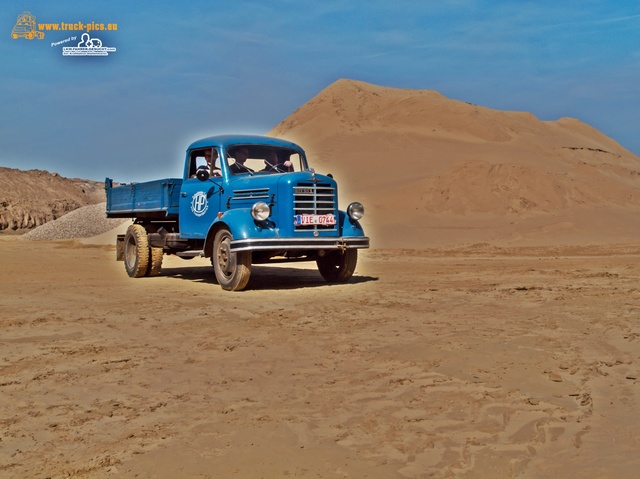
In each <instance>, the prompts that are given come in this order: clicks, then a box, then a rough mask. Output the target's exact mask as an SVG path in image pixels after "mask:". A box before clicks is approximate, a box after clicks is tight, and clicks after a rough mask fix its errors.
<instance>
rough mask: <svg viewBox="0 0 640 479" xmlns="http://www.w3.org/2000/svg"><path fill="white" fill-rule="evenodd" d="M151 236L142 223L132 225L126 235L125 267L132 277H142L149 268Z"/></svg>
mask: <svg viewBox="0 0 640 479" xmlns="http://www.w3.org/2000/svg"><path fill="white" fill-rule="evenodd" d="M149 256H150V249H149V238H148V237H147V232H146V230H145V229H144V227H143V226H141V225H131V226H129V227H128V228H127V232H126V234H125V236H124V268H125V269H126V270H127V274H128V275H129V276H131V277H132V278H141V277H143V276H145V275H146V274H147V270H148V268H149Z"/></svg>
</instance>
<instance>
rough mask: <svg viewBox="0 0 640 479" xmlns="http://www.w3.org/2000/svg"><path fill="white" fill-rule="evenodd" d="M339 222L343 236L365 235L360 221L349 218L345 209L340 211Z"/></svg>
mask: <svg viewBox="0 0 640 479" xmlns="http://www.w3.org/2000/svg"><path fill="white" fill-rule="evenodd" d="M338 222H339V224H340V232H341V234H342V236H364V230H363V229H362V226H360V223H358V222H357V221H354V220H352V219H351V218H349V217H348V216H347V213H345V212H344V211H339V212H338Z"/></svg>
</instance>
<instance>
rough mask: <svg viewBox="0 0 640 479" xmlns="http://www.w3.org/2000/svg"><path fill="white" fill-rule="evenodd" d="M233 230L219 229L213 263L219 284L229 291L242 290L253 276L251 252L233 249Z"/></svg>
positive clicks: (214, 240) (215, 238)
mask: <svg viewBox="0 0 640 479" xmlns="http://www.w3.org/2000/svg"><path fill="white" fill-rule="evenodd" d="M231 239H232V236H231V232H230V231H229V230H227V229H221V230H220V231H218V232H217V233H216V235H215V237H214V239H213V256H212V257H211V263H212V264H213V271H214V272H215V274H216V279H217V280H218V284H219V285H220V286H221V287H222V289H225V290H227V291H240V290H242V289H244V288H245V286H247V283H248V282H249V277H250V276H251V252H250V251H240V252H238V253H233V252H232V251H231Z"/></svg>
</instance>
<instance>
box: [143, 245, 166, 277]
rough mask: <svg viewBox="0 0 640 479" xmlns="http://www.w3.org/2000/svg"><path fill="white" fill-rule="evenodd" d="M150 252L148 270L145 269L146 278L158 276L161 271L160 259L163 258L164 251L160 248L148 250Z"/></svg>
mask: <svg viewBox="0 0 640 479" xmlns="http://www.w3.org/2000/svg"><path fill="white" fill-rule="evenodd" d="M149 249H150V251H151V255H150V261H149V268H148V269H147V276H158V275H159V274H160V271H162V258H163V257H164V250H163V249H162V248H153V247H151V248H149Z"/></svg>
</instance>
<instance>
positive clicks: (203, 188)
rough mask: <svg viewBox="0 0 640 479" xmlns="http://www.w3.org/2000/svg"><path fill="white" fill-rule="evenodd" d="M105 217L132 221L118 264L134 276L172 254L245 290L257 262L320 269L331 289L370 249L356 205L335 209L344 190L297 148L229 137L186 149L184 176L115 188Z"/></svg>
mask: <svg viewBox="0 0 640 479" xmlns="http://www.w3.org/2000/svg"><path fill="white" fill-rule="evenodd" d="M105 189H106V193H107V207H106V214H107V217H109V218H133V224H132V225H131V226H129V228H128V229H127V232H126V234H124V235H118V238H117V241H116V248H117V259H118V260H123V261H124V265H125V269H126V270H127V273H128V274H129V276H131V277H135V278H137V277H142V276H155V275H158V274H160V270H161V268H162V258H163V255H165V254H175V255H177V256H179V257H182V258H185V259H190V258H193V257H196V256H203V257H207V258H210V259H211V263H212V265H213V269H214V272H215V277H216V279H217V281H218V284H220V286H221V287H222V288H223V289H225V290H231V291H239V290H242V289H244V288H245V287H246V285H247V283H248V281H249V277H250V275H251V265H252V264H264V263H275V262H291V261H315V262H316V263H317V266H318V270H319V271H320V274H321V275H322V276H323V278H324V279H325V280H326V281H329V282H345V281H347V280H349V278H351V276H352V275H353V272H354V270H355V267H356V262H357V259H358V249H360V248H368V247H369V238H368V237H366V236H365V235H364V231H363V229H362V227H361V226H360V223H359V220H360V219H361V218H362V216H363V214H364V208H363V206H362V205H361V204H360V203H357V202H354V203H351V204H350V205H348V206H347V208H346V210H345V211H342V210H339V209H338V188H337V184H336V182H335V180H334V179H333V178H332V177H331V175H329V176H324V175H320V174H317V173H316V172H315V171H314V170H313V169H312V168H310V167H309V165H308V164H307V158H306V156H305V153H304V151H303V149H302V148H301V147H300V146H298V145H296V144H295V143H292V142H289V141H285V140H281V139H277V138H272V137H265V136H249V135H225V136H213V137H209V138H204V139H202V140H198V141H196V142H194V143H192V144H191V145H189V147H188V148H187V152H186V160H185V165H184V175H183V177H182V178H165V179H160V180H155V181H149V182H144V183H131V184H124V185H117V186H114V183H113V180H111V179H109V178H107V179H106V180H105Z"/></svg>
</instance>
